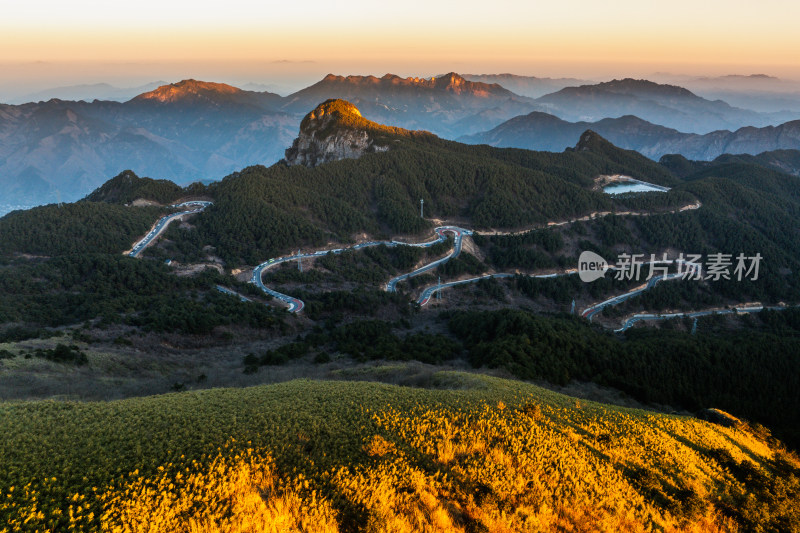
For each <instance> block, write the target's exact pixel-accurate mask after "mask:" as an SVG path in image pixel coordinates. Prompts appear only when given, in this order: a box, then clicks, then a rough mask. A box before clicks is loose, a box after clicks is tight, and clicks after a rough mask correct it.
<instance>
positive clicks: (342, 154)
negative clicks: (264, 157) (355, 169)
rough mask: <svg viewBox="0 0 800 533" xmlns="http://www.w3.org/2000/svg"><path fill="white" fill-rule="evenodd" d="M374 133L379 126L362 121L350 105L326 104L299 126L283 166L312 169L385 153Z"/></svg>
mask: <svg viewBox="0 0 800 533" xmlns="http://www.w3.org/2000/svg"><path fill="white" fill-rule="evenodd" d="M376 130H378V131H380V125H379V124H375V123H373V122H370V121H368V120H366V119H365V118H363V117H362V116H361V112H360V111H359V110H358V108H356V106H354V105H353V104H351V103H350V102H347V101H345V100H333V99H332V100H326V101H325V102H323V103H321V104H320V105H318V106H317V107H316V108H314V110H313V111H311V112H310V113H309V114H308V115H306V116H305V118H304V119H303V121H302V122H301V123H300V134H299V135H298V136H297V138H296V139H295V140H294V142H293V143H292V146H291V147H290V148H289V149H287V150H286V162H287V163H288V164H290V165H305V166H309V167H315V166H317V165H320V164H322V163H327V162H329V161H338V160H339V159H357V158H359V157H361V156H362V155H364V154H365V153H370V152H385V151H386V150H388V149H389V147H388V144H387V143H385V142H380V141H377V139H376V136H375V135H374V132H375V131H376ZM383 140H384V141H385V140H386V139H383Z"/></svg>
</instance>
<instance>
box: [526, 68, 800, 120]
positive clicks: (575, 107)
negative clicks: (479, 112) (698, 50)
mask: <svg viewBox="0 0 800 533" xmlns="http://www.w3.org/2000/svg"><path fill="white" fill-rule="evenodd" d="M536 103H537V104H538V105H539V110H540V111H545V112H547V113H550V114H552V115H556V116H558V117H559V118H562V119H564V120H568V121H573V122H575V121H587V122H593V121H597V120H600V119H603V118H618V117H621V116H625V115H635V116H637V117H639V118H642V119H644V120H646V121H648V122H652V123H655V124H660V125H662V126H666V127H668V128H674V129H676V130H679V131H685V132H689V133H709V132H711V131H716V130H720V129H736V128H740V127H743V126H756V127H763V126H768V125H774V124H775V123H776V121H777V123H780V122H785V121H787V120H791V119H797V118H800V116H798V115H797V114H794V115H787V114H782V113H771V114H768V113H758V112H755V111H750V110H747V109H740V108H736V107H733V106H730V105H729V104H727V103H725V102H723V101H721V100H714V101H712V100H707V99H705V98H702V97H700V96H697V95H696V94H694V93H693V92H691V91H689V90H688V89H684V88H683V87H678V86H675V85H668V84H659V83H655V82H652V81H648V80H634V79H631V78H626V79H623V80H612V81H609V82H604V83H598V84H595V85H582V86H580V87H567V88H564V89H561V90H560V91H557V92H555V93H552V94H549V95H546V96H543V97H541V98H538V99H537V100H536Z"/></svg>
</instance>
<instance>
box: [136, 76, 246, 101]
mask: <svg viewBox="0 0 800 533" xmlns="http://www.w3.org/2000/svg"><path fill="white" fill-rule="evenodd" d="M241 92H242V90H241V89H237V88H236V87H233V86H231V85H227V84H225V83H212V82H207V81H197V80H191V79H190V80H183V81H179V82H178V83H171V84H169V85H162V86H161V87H159V88H157V89H154V90H152V91H150V92H146V93H143V94H140V95H139V96H137V97H136V98H135V99H134V100H138V101H148V100H149V101H157V102H161V103H167V102H170V103H174V102H181V101H198V100H211V99H212V98H213V97H215V96H218V95H232V94H238V93H241Z"/></svg>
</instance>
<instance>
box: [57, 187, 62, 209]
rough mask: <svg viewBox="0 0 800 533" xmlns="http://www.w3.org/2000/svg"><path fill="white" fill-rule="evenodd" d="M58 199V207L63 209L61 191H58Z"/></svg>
mask: <svg viewBox="0 0 800 533" xmlns="http://www.w3.org/2000/svg"><path fill="white" fill-rule="evenodd" d="M56 198H58V207H62V206H63V204H62V203H61V191H59V190H58V189H56Z"/></svg>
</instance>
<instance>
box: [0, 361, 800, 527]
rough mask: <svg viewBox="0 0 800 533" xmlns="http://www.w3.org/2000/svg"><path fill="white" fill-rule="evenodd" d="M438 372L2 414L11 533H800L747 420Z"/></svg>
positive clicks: (792, 486)
mask: <svg viewBox="0 0 800 533" xmlns="http://www.w3.org/2000/svg"><path fill="white" fill-rule="evenodd" d="M434 378H435V381H436V382H437V383H438V384H439V386H441V387H444V390H443V389H439V390H430V389H410V388H401V387H395V386H389V385H381V384H375V383H365V382H355V383H345V382H327V383H323V382H311V381H294V382H289V383H284V384H280V385H272V386H262V387H254V388H249V389H239V390H229V389H218V390H211V391H204V392H199V393H179V394H170V395H165V396H157V397H148V398H141V399H134V400H126V401H119V402H110V403H82V404H72V403H67V404H55V403H16V404H6V405H2V406H0V414H2V416H0V430H2V432H3V434H4V435H5V438H4V439H3V440H2V441H0V452H2V453H0V494H2V499H0V519H2V523H4V524H6V526H5V528H1V529H0V531H4V532H6V531H8V532H10V531H38V532H42V531H56V530H59V531H61V530H74V531H78V530H79V531H98V530H103V531H153V530H157V531H161V532H171V531H188V530H203V531H253V532H255V531H285V530H291V529H300V530H303V531H330V532H333V531H375V532H377V531H397V532H404V531H407V532H412V531H441V532H447V531H458V532H462V531H463V532H467V531H560V530H564V529H568V530H585V529H587V528H588V529H604V530H614V531H645V530H652V529H658V530H665V531H677V530H704V531H736V530H778V529H780V530H784V531H792V530H796V528H797V527H798V520H800V517H798V508H799V507H798V496H799V494H800V493H799V492H798V491H799V490H800V486H799V485H798V477H797V475H798V463H797V459H796V457H793V456H792V455H790V454H788V453H786V452H784V451H782V450H781V448H780V444H779V443H777V442H774V441H764V440H761V439H759V438H758V437H757V436H755V435H753V434H752V433H751V432H750V431H749V430H748V429H747V428H746V427H743V426H740V427H738V428H734V427H731V428H727V427H722V426H717V425H712V424H710V423H708V422H702V421H700V420H697V419H692V418H686V417H681V416H668V415H661V414H657V413H654V412H647V411H637V410H630V409H623V408H615V407H609V406H604V405H601V404H596V403H593V402H584V401H576V400H574V399H571V398H569V397H567V396H562V395H559V394H555V393H552V392H548V391H544V390H542V389H539V388H537V387H534V386H530V385H525V384H520V383H514V382H509V381H505V380H500V379H496V378H489V377H485V376H483V377H482V376H477V375H470V374H460V373H440V374H437V375H436V376H434ZM34 438H35V439H36V440H37V442H38V445H37V446H29V445H27V444H26V443H28V442H30V441H31V439H34Z"/></svg>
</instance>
